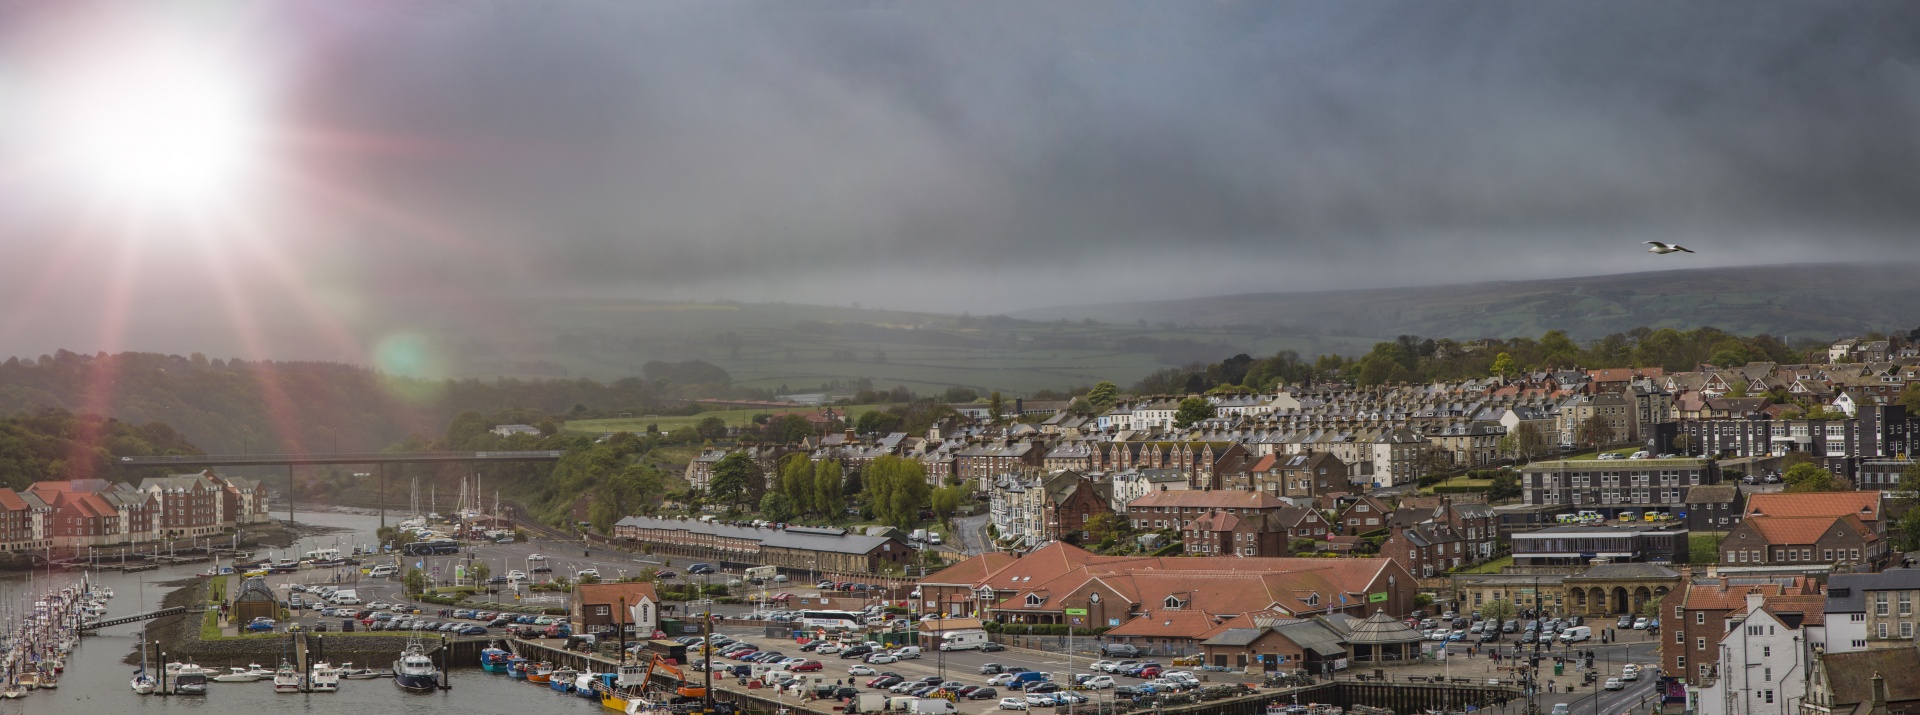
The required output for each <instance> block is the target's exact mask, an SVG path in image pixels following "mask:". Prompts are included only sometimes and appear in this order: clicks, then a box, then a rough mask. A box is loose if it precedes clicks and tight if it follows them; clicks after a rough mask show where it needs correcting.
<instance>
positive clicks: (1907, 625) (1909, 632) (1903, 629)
mask: <svg viewBox="0 0 1920 715" xmlns="http://www.w3.org/2000/svg"><path fill="white" fill-rule="evenodd" d="M1900 637H1901V638H1912V637H1913V623H1912V622H1911V621H1901V622H1900Z"/></svg>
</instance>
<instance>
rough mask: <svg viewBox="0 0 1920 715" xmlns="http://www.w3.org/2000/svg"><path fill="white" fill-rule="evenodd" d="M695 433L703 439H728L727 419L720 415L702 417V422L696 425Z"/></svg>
mask: <svg viewBox="0 0 1920 715" xmlns="http://www.w3.org/2000/svg"><path fill="white" fill-rule="evenodd" d="M693 433H694V434H697V435H699V436H700V438H701V439H726V437H727V421H726V420H723V419H720V418H719V417H702V418H700V423H699V424H697V425H695V426H694V428H693Z"/></svg>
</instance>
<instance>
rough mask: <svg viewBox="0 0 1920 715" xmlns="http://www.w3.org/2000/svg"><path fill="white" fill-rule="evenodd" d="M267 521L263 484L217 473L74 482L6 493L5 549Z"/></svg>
mask: <svg viewBox="0 0 1920 715" xmlns="http://www.w3.org/2000/svg"><path fill="white" fill-rule="evenodd" d="M264 521H267V489H266V486H265V485H263V484H261V483H260V482H259V481H258V480H255V479H246V478H241V477H224V476H220V475H218V474H215V473H213V472H212V471H206V472H202V473H199V474H177V475H171V476H166V477H150V478H147V479H143V480H141V481H140V483H139V484H138V485H137V486H136V485H132V484H128V483H125V482H109V481H107V480H104V479H69V480H63V481H46V482H35V483H33V485H31V486H29V487H27V489H26V490H24V491H15V490H13V489H0V551H5V552H7V553H19V552H28V551H44V550H47V549H50V548H58V549H72V548H80V547H88V546H108V545H121V544H140V543H146V542H151V541H159V540H164V539H178V538H191V537H198V536H211V535H214V534H220V533H224V532H225V531H226V530H228V529H232V528H235V527H238V526H242V525H246V524H254V523H260V522H264Z"/></svg>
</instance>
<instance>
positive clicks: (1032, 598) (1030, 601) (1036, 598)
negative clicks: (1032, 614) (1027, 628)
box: [1027, 593, 1047, 606]
mask: <svg viewBox="0 0 1920 715" xmlns="http://www.w3.org/2000/svg"><path fill="white" fill-rule="evenodd" d="M1046 602H1047V599H1046V598H1044V597H1042V596H1040V594H1037V593H1029V594H1027V605H1028V606H1038V605H1040V604H1042V603H1046Z"/></svg>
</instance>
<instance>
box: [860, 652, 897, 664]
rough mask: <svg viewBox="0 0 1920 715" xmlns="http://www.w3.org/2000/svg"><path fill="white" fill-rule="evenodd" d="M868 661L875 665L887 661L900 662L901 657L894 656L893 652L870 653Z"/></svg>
mask: <svg viewBox="0 0 1920 715" xmlns="http://www.w3.org/2000/svg"><path fill="white" fill-rule="evenodd" d="M867 662H868V663H871V664H873V665H881V664H885V663H898V662H900V659H899V658H896V657H894V655H893V654H892V653H870V654H868V655H867Z"/></svg>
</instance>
